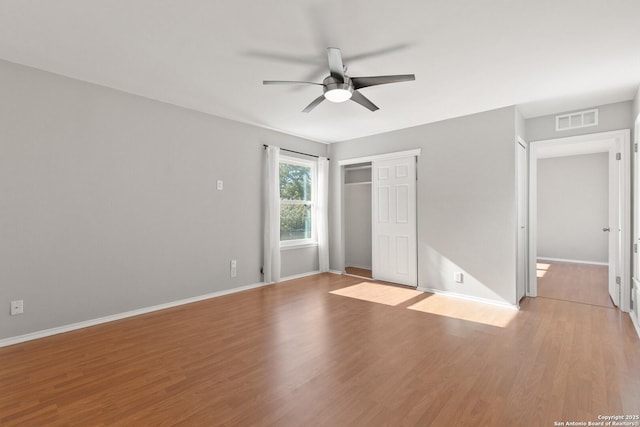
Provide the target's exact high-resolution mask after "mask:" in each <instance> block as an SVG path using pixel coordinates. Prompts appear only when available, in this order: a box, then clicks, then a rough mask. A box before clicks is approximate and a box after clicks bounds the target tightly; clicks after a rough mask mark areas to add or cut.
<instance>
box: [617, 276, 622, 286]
mask: <svg viewBox="0 0 640 427" xmlns="http://www.w3.org/2000/svg"><path fill="white" fill-rule="evenodd" d="M620 283H622V278H621V277H620V276H616V285H619V284H620Z"/></svg>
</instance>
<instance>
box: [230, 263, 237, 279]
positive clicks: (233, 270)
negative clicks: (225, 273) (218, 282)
mask: <svg viewBox="0 0 640 427" xmlns="http://www.w3.org/2000/svg"><path fill="white" fill-rule="evenodd" d="M237 274H238V262H237V261H236V260H235V259H232V260H231V277H236V275H237Z"/></svg>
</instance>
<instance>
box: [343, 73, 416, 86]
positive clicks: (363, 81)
mask: <svg viewBox="0 0 640 427" xmlns="http://www.w3.org/2000/svg"><path fill="white" fill-rule="evenodd" d="M415 79H416V76H415V74H398V75H395V76H372V77H351V81H352V82H353V87H354V89H362V88H363V87H369V86H376V85H385V84H387V83H398V82H409V81H412V80H415Z"/></svg>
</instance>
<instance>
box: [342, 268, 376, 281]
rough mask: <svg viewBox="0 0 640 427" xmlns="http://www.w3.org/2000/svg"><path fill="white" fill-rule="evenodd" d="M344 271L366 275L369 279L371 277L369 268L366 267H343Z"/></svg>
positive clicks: (361, 275)
mask: <svg viewBox="0 0 640 427" xmlns="http://www.w3.org/2000/svg"><path fill="white" fill-rule="evenodd" d="M344 271H345V273H347V274H352V275H354V276H360V277H366V278H368V279H371V278H372V277H373V276H372V274H371V270H369V269H366V268H360V267H345V268H344Z"/></svg>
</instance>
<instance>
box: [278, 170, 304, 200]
mask: <svg viewBox="0 0 640 427" xmlns="http://www.w3.org/2000/svg"><path fill="white" fill-rule="evenodd" d="M280 198H281V199H285V200H305V201H311V168H310V167H308V166H298V165H291V164H287V163H280Z"/></svg>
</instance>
